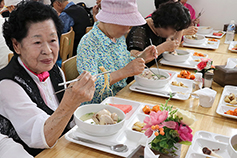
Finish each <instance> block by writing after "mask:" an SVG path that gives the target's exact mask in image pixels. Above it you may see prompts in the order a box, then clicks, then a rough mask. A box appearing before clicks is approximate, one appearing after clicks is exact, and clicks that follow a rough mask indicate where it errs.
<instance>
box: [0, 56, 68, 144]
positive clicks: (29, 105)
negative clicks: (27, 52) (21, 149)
mask: <svg viewBox="0 0 237 158" xmlns="http://www.w3.org/2000/svg"><path fill="white" fill-rule="evenodd" d="M18 61H19V63H20V64H21V66H22V67H24V68H25V70H26V71H27V73H28V74H29V75H30V76H31V77H32V79H33V80H34V81H35V83H36V84H37V86H38V88H39V90H40V94H41V96H42V98H43V100H44V101H45V103H46V105H47V106H48V107H49V108H51V109H52V110H53V111H55V110H56V109H57V107H58V105H59V102H58V99H57V97H56V95H54V88H53V86H52V83H51V80H50V77H48V78H47V79H46V80H45V82H40V81H39V79H38V77H37V76H36V75H34V74H33V73H31V72H30V71H29V70H28V69H27V68H26V67H25V66H24V65H23V63H22V61H21V59H20V57H18ZM61 73H62V76H63V80H64V81H65V77H64V74H63V72H62V71H61ZM0 114H1V115H2V116H4V117H6V118H7V119H8V120H10V121H11V123H12V125H13V126H14V128H15V130H16V132H17V134H18V135H19V137H20V138H21V139H22V140H23V141H24V142H25V143H26V144H27V145H28V146H29V147H31V148H49V146H48V144H47V143H46V140H45V135H44V124H45V121H46V120H47V119H48V118H49V117H50V116H49V115H48V114H47V113H46V112H44V111H43V110H41V109H40V108H38V107H37V105H36V104H35V103H34V102H32V100H31V99H30V97H29V96H28V94H27V93H26V92H25V90H24V89H23V88H22V87H21V86H20V85H19V84H17V83H16V82H14V81H12V80H8V79H4V80H2V81H0Z"/></svg>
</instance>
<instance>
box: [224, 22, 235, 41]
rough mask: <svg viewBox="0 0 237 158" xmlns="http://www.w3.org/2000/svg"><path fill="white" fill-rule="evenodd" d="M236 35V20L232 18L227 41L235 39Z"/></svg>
mask: <svg viewBox="0 0 237 158" xmlns="http://www.w3.org/2000/svg"><path fill="white" fill-rule="evenodd" d="M234 37H235V21H234V20H231V22H230V24H229V26H228V27H227V32H226V37H225V43H226V44H230V42H231V41H233V40H234Z"/></svg>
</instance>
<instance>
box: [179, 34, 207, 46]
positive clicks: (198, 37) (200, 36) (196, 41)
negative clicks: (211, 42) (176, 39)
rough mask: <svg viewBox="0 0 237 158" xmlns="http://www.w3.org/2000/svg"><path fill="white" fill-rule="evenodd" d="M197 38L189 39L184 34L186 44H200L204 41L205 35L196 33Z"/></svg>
mask: <svg viewBox="0 0 237 158" xmlns="http://www.w3.org/2000/svg"><path fill="white" fill-rule="evenodd" d="M196 36H197V40H195V39H189V38H187V37H186V36H184V42H185V43H188V44H194V45H201V44H203V43H205V42H206V39H205V36H203V35H196Z"/></svg>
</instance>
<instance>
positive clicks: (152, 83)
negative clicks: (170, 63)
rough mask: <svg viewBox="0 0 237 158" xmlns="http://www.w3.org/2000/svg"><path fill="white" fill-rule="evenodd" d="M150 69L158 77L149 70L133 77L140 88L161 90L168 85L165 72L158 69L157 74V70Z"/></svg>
mask: <svg viewBox="0 0 237 158" xmlns="http://www.w3.org/2000/svg"><path fill="white" fill-rule="evenodd" d="M150 69H151V70H152V71H153V72H154V73H155V74H156V75H158V76H159V77H157V76H156V75H155V74H154V73H153V72H151V71H150V70H149V69H145V70H144V71H143V72H142V73H141V74H140V75H136V76H135V80H136V82H137V83H138V84H139V85H140V86H142V87H147V88H152V89H156V88H162V87H164V86H166V85H167V84H168V82H169V80H170V75H169V74H168V73H167V72H166V71H164V70H161V69H159V72H160V74H159V73H158V69H157V68H150Z"/></svg>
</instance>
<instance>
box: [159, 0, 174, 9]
mask: <svg viewBox="0 0 237 158" xmlns="http://www.w3.org/2000/svg"><path fill="white" fill-rule="evenodd" d="M169 1H172V2H173V1H174V0H155V1H154V3H155V7H156V9H158V8H159V7H160V5H161V4H163V3H166V2H169Z"/></svg>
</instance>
